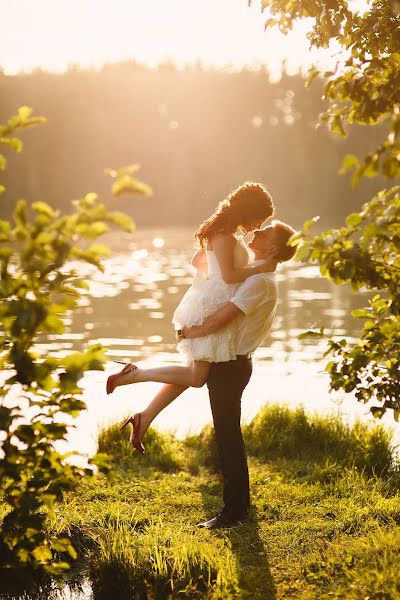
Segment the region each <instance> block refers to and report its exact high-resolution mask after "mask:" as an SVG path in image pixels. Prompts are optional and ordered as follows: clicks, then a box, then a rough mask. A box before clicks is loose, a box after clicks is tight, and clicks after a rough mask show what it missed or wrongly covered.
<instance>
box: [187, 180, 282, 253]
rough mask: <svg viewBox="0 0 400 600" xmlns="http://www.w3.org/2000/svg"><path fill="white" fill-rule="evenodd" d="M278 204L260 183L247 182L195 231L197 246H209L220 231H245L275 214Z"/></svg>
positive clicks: (228, 232) (229, 196) (250, 229)
mask: <svg viewBox="0 0 400 600" xmlns="http://www.w3.org/2000/svg"><path fill="white" fill-rule="evenodd" d="M274 210H275V208H274V205H273V202H272V198H271V195H270V194H269V193H268V192H267V190H266V189H265V188H264V187H263V186H262V185H261V184H260V183H253V182H251V181H247V182H245V183H243V184H242V185H240V186H239V187H238V188H237V189H236V190H234V191H233V192H231V193H230V194H229V195H228V196H227V198H225V200H222V201H221V202H220V203H219V204H218V206H217V210H216V211H215V212H214V213H213V214H212V215H211V217H209V218H208V219H206V220H205V221H204V222H203V223H202V224H201V225H200V227H199V228H198V229H197V231H196V232H195V234H194V237H195V240H196V245H197V246H198V247H199V248H201V249H203V250H204V249H205V248H206V247H207V242H208V240H209V239H210V238H212V237H213V236H214V235H216V234H217V233H225V234H230V233H234V232H235V231H236V230H237V228H238V227H241V228H242V229H243V231H244V232H245V233H247V232H249V231H252V230H253V229H255V228H256V227H258V226H260V225H261V223H262V222H263V221H265V220H266V219H268V218H269V217H272V215H273V214H274Z"/></svg>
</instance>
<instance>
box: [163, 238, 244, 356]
mask: <svg viewBox="0 0 400 600" xmlns="http://www.w3.org/2000/svg"><path fill="white" fill-rule="evenodd" d="M206 254H207V262H208V275H205V274H204V273H201V272H200V271H196V274H195V276H194V279H193V283H192V285H191V287H190V288H189V289H188V291H187V292H186V294H185V295H184V296H183V298H182V300H181V302H180V304H179V305H178V307H177V308H176V310H175V312H174V315H173V317H172V322H173V324H174V326H175V328H181V327H183V326H184V325H186V326H187V327H191V326H192V325H201V324H202V323H203V322H204V320H205V319H206V318H207V317H208V316H209V315H212V314H213V313H215V312H216V311H217V310H218V309H220V308H221V307H222V306H223V305H224V304H226V303H227V302H229V300H230V299H231V298H232V296H233V295H234V293H235V291H236V289H237V288H238V286H239V285H240V284H239V283H229V284H228V283H225V282H224V280H223V279H222V277H221V271H220V268H219V264H218V261H217V258H216V256H215V254H214V252H212V251H211V250H207V251H206ZM248 260H249V254H248V251H247V246H246V245H245V243H244V241H243V240H242V238H239V239H238V240H237V243H236V246H235V248H234V252H233V264H234V266H235V267H237V268H240V267H244V266H246V265H247V264H248ZM235 346H236V344H235V329H234V328H233V327H230V326H228V327H224V328H223V329H221V330H220V331H217V332H216V333H213V334H211V335H208V336H205V337H201V338H195V339H191V340H189V339H184V340H182V342H180V343H179V344H178V350H179V352H180V353H181V354H182V355H183V356H184V357H185V358H186V359H187V360H188V361H189V362H191V361H193V360H205V361H207V362H225V361H228V360H234V359H235V358H236V347H235Z"/></svg>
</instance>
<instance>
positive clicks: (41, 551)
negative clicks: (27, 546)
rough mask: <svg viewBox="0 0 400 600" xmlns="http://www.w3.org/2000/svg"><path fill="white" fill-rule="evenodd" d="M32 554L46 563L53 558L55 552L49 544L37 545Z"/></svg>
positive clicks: (39, 560)
mask: <svg viewBox="0 0 400 600" xmlns="http://www.w3.org/2000/svg"><path fill="white" fill-rule="evenodd" d="M32 554H33V556H34V557H35V558H36V560H37V561H38V562H40V563H46V562H48V561H50V560H52V558H53V554H52V552H51V550H50V548H49V547H48V546H36V548H34V550H33V551H32Z"/></svg>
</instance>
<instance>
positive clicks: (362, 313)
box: [351, 308, 372, 319]
mask: <svg viewBox="0 0 400 600" xmlns="http://www.w3.org/2000/svg"><path fill="white" fill-rule="evenodd" d="M351 314H352V316H353V317H357V318H358V319H370V318H371V316H372V314H371V311H370V310H367V309H366V308H356V309H354V310H352V311H351Z"/></svg>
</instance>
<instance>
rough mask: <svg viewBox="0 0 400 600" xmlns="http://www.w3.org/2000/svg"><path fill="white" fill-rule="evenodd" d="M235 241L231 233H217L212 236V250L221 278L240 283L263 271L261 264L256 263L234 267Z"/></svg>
mask: <svg viewBox="0 0 400 600" xmlns="http://www.w3.org/2000/svg"><path fill="white" fill-rule="evenodd" d="M236 243H237V240H236V238H235V236H233V235H224V234H222V233H217V235H215V236H214V237H213V238H212V246H213V251H214V254H215V256H216V258H217V261H218V264H219V268H220V270H221V275H222V279H223V280H224V281H225V283H240V282H241V281H244V280H245V279H247V277H250V276H251V275H256V274H257V273H263V272H264V271H265V269H264V267H263V265H258V266H257V267H241V268H236V267H234V265H233V253H234V250H235V246H236Z"/></svg>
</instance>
